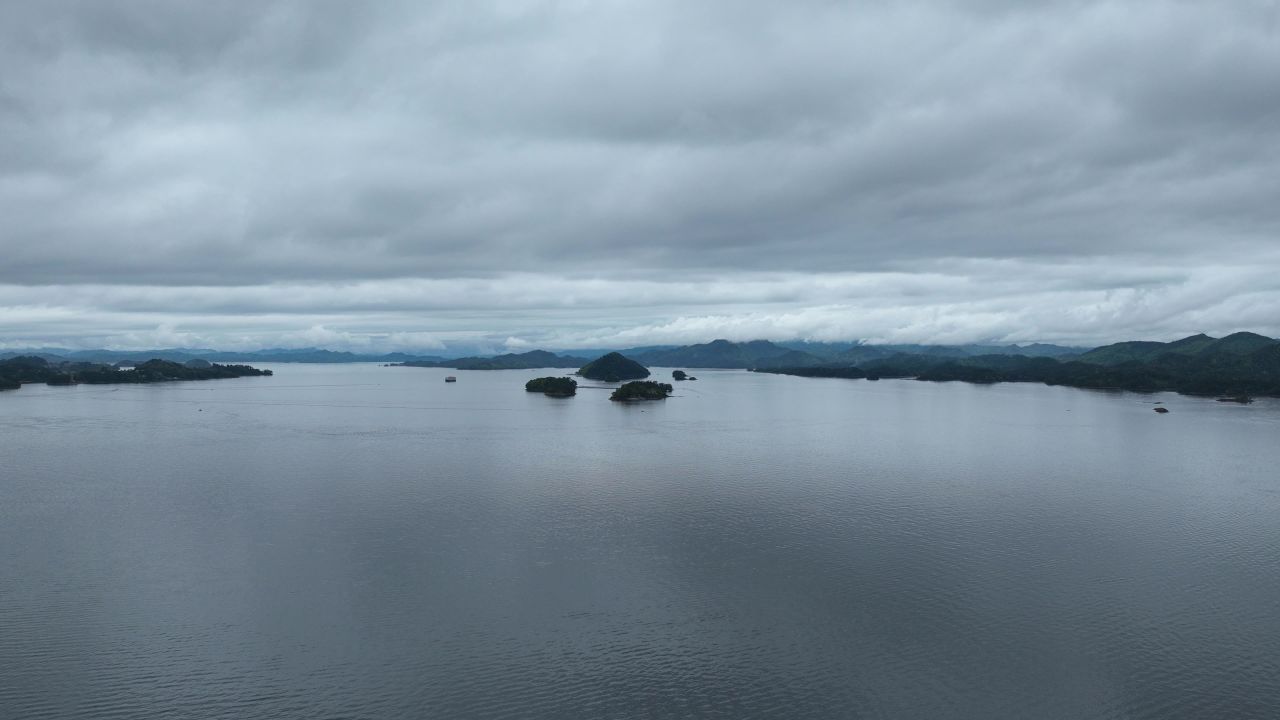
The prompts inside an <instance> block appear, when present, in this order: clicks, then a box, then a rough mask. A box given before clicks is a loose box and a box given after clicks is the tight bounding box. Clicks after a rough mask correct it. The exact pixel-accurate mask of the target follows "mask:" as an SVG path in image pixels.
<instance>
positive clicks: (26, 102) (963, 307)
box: [0, 0, 1280, 348]
mask: <svg viewBox="0 0 1280 720" xmlns="http://www.w3.org/2000/svg"><path fill="white" fill-rule="evenodd" d="M1278 77H1280V3H1277V2H1275V1H1274V0H1242V1H1241V2H1234V3H1212V4H1211V3H1189V2H1175V1H1169V2H1145V1H1144V2H1138V1H1136V0H1135V1H1131V2H1068V1H1065V0H1064V1H1062V2H1048V3H1036V4H1034V6H1031V7H1029V6H1028V4H1026V3H1009V2H1000V1H998V0H989V1H986V2H979V3H972V2H967V3H960V2H949V1H947V0H935V1H925V0H915V1H908V2H901V3H879V2H861V3H835V2H826V1H821V0H799V1H797V2H791V3H774V2H763V0H760V1H755V0H738V1H737V2H732V3H730V2H705V3H687V2H676V1H674V0H672V1H665V0H655V1H654V2H646V3H629V2H621V1H619V0H603V1H600V2H582V1H569V0H565V1H563V2H533V1H522V0H504V1H493V2H483V1H474V0H473V1H469V2H439V3H432V4H425V3H417V2H407V1H406V2H383V3H345V2H301V1H298V2H291V1H285V2H262V3H252V4H250V3H232V4H227V3H212V4H203V5H192V4H175V3H169V2H160V1H158V0H150V1H144V0H135V1H132V2H128V1H126V2H119V3H111V4H103V3H96V2H88V1H86V2H59V1H56V0H54V1H51V2H48V3H20V2H0V217H2V218H4V222H3V227H0V343H3V344H5V345H9V346H14V345H17V344H20V343H28V342H35V343H43V342H58V343H65V344H74V345H84V344H95V343H96V344H110V345H116V346H125V345H130V344H135V343H136V344H140V345H146V344H155V343H161V342H162V341H165V340H169V341H173V343H166V344H178V343H180V344H194V343H199V344H214V345H226V346H230V345H236V344H243V345H252V344H263V345H280V344H287V343H291V342H299V343H301V342H306V343H309V344H329V345H333V346H352V347H365V346H368V347H372V346H380V347H388V348H389V347H393V346H395V347H409V346H411V345H412V344H413V343H419V345H417V346H415V347H422V348H430V347H439V344H440V343H442V342H443V343H446V344H448V343H456V342H463V341H464V340H465V341H466V342H470V343H497V342H500V341H505V339H506V338H508V337H511V338H514V339H515V341H516V342H517V343H520V342H545V343H557V344H560V345H561V346H565V347H568V346H572V345H573V344H581V345H583V346H586V345H598V344H601V343H604V342H605V341H608V340H610V339H611V338H612V339H614V340H616V341H618V342H631V341H635V342H634V343H633V344H640V343H645V342H669V341H681V340H706V339H709V338H710V337H719V336H735V335H737V336H742V337H755V336H771V337H778V338H781V337H812V338H825V339H837V338H839V339H845V338H852V337H867V338H873V339H886V340H908V339H909V340H917V341H919V340H925V341H949V340H956V341H968V340H999V339H1008V340H1040V339H1044V340H1060V341H1062V340H1067V341H1070V340H1075V341H1078V342H1084V343H1089V342H1098V341H1102V340H1106V339H1114V338H1117V337H1128V336H1142V337H1169V336H1176V335H1178V334H1182V333H1188V332H1193V331H1198V330H1206V331H1211V332H1224V331H1229V330H1231V329H1237V328H1242V327H1248V328H1249V329H1254V330H1258V331H1263V332H1267V331H1270V332H1273V333H1280V327H1277V324H1278V323H1280V321H1277V320H1276V319H1275V318H1280V298H1278V296H1277V284H1276V282H1275V281H1274V280H1271V278H1272V277H1273V276H1275V275H1276V274H1277V273H1276V271H1277V270H1280V261H1278V260H1277V252H1276V249H1277V246H1278V245H1280V243H1278V242H1277V238H1280V203H1277V202H1276V201H1275V197H1274V196H1275V190H1274V188H1275V187H1277V186H1280V93H1277V92H1276V91H1275V79H1276V78H1278ZM313 341H314V342H313Z"/></svg>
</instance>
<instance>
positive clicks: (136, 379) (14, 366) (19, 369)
mask: <svg viewBox="0 0 1280 720" xmlns="http://www.w3.org/2000/svg"><path fill="white" fill-rule="evenodd" d="M271 374H272V373H271V371H270V370H259V369H258V368H255V367H250V366H248V365H218V364H216V363H206V362H198V363H197V362H190V363H187V364H182V363H176V362H170V361H168V360H148V361H146V362H144V363H141V364H139V365H137V366H136V367H133V368H117V367H115V366H112V365H104V364H101V363H88V362H66V361H63V362H59V361H50V360H48V359H46V358H43V357H38V356H34V355H21V356H18V357H14V358H9V359H7V360H0V390H13V389H16V388H18V387H21V386H22V384H23V383H45V384H46V385H76V384H80V383H85V384H88V385H114V384H136V383H156V382H169V381H173V380H219V379H224V378H237V377H258V376H270V375H271Z"/></svg>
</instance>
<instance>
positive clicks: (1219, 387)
mask: <svg viewBox="0 0 1280 720" xmlns="http://www.w3.org/2000/svg"><path fill="white" fill-rule="evenodd" d="M759 371H760V372H773V373H781V374H786V375H800V376H805V377H838V378H855V379H856V378H863V377H868V376H874V377H885V378H915V379H917V380H930V381H952V380H959V381H963V382H971V383H997V382H1039V383H1045V384H1047V385H1065V386H1069V387H1080V388H1095V389H1116V390H1132V391H1138V392H1158V391H1174V392H1179V393H1184V394H1188V395H1218V396H1227V397H1231V398H1248V397H1249V396H1253V395H1267V396H1280V341H1277V340H1273V339H1271V338H1268V337H1264V336H1262V335H1257V334H1254V333H1236V334H1234V335H1229V336H1227V337H1224V338H1221V339H1214V338H1211V337H1208V336H1206V335H1194V336H1191V337H1189V338H1184V339H1182V340H1178V341H1175V342H1171V343H1158V342H1124V343H1116V344H1114V345H1107V346H1104V347H1100V348H1096V349H1094V350H1091V351H1089V352H1086V353H1084V354H1082V355H1079V356H1075V357H1067V358H1062V359H1057V358H1053V357H1026V356H1022V355H979V356H974V357H964V358H956V357H936V356H931V355H907V354H899V355H895V356H892V357H889V358H884V359H879V360H874V361H870V362H866V363H862V364H861V365H857V366H852V365H845V366H830V365H828V366H816V367H790V368H771V369H760V370H759Z"/></svg>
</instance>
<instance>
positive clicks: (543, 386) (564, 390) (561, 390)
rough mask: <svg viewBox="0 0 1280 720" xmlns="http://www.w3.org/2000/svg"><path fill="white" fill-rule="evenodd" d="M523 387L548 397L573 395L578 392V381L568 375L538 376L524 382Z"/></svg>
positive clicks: (527, 390)
mask: <svg viewBox="0 0 1280 720" xmlns="http://www.w3.org/2000/svg"><path fill="white" fill-rule="evenodd" d="M524 389H525V392H540V393H542V394H543V395H548V396H550V397H573V396H574V395H576V394H577V393H578V381H577V380H574V379H573V378H569V377H540V378H534V379H533V380H530V381H529V382H527V383H525V384H524Z"/></svg>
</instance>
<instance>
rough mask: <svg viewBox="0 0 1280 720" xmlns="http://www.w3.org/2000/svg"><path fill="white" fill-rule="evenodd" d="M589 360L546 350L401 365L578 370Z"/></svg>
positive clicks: (463, 368)
mask: <svg viewBox="0 0 1280 720" xmlns="http://www.w3.org/2000/svg"><path fill="white" fill-rule="evenodd" d="M587 362H588V359H587V358H583V357H575V356H573V355H556V354H555V353H551V352H547V351H546V350H530V351H529V352H523V353H507V354H506V355H498V356H496V357H464V358H457V359H455V360H435V361H430V360H428V361H423V360H411V361H406V362H403V363H399V364H400V365H403V366H405V367H443V368H453V369H455V370H533V369H536V368H578V367H582V366H583V365H586V364H587Z"/></svg>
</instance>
